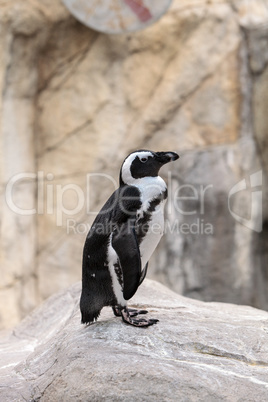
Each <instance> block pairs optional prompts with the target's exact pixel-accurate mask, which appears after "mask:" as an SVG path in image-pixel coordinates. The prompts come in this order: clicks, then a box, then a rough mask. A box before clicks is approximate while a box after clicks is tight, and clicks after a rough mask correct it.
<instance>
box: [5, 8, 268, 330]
mask: <svg viewBox="0 0 268 402" xmlns="http://www.w3.org/2000/svg"><path fill="white" fill-rule="evenodd" d="M0 6H1V7H0V14H1V15H0V18H1V22H2V24H1V30H2V32H1V35H0V38H1V39H0V41H1V43H0V52H1V60H2V63H1V72H0V86H1V93H2V98H1V99H0V102H1V109H0V110H1V120H2V135H1V151H0V152H1V171H0V175H1V176H0V183H1V186H0V192H1V196H2V198H1V212H0V214H1V241H2V243H1V254H0V258H1V278H2V280H1V283H0V323H1V325H2V326H3V327H4V326H11V325H13V324H14V323H16V322H17V321H18V320H19V319H21V318H22V317H23V316H24V315H25V314H26V313H28V312H29V311H30V310H32V308H33V307H34V306H35V305H36V304H38V303H39V302H40V301H41V300H43V299H45V298H47V297H48V296H49V295H51V294H52V293H54V292H55V291H57V290H59V289H63V288H65V287H67V286H68V285H69V284H71V283H73V282H75V281H76V280H78V279H79V278H80V276H81V253H82V247H83V243H84V239H85V231H86V230H87V227H88V226H89V225H90V223H91V222H92V220H93V218H94V214H92V213H90V212H92V211H97V210H98V208H99V207H100V206H101V205H102V204H103V202H104V201H105V200H106V198H107V197H108V196H109V194H110V193H111V191H113V189H114V181H117V176H118V171H119V168H120V164H121V162H122V159H123V158H124V157H125V156H126V155H127V154H128V153H129V152H130V151H132V150H134V149H138V148H149V149H154V150H174V151H177V152H178V153H179V154H180V156H181V158H180V160H179V161H178V162H177V163H176V164H173V166H172V167H171V169H172V170H171V171H168V170H164V169H163V172H162V173H163V177H164V178H165V179H166V180H167V182H168V185H169V193H170V201H172V202H170V203H169V204H168V205H167V211H166V213H167V222H170V224H173V223H175V224H178V228H176V227H175V226H173V229H174V230H170V228H169V230H167V233H166V236H165V238H164V239H163V240H162V242H161V244H160V245H159V247H158V250H157V252H156V253H155V255H154V258H153V259H152V261H151V262H150V273H149V275H150V277H154V278H156V279H159V280H161V281H162V282H163V283H165V284H167V285H168V286H169V287H171V288H172V289H174V290H176V291H177V292H179V293H182V294H184V295H188V296H191V297H194V298H198V299H203V300H218V301H230V302H233V303H245V304H252V305H254V306H257V307H261V308H264V309H267V308H268V299H267V291H266V289H267V285H268V283H267V282H268V279H267V278H268V272H267V266H268V264H267V241H268V240H267V197H266V196H265V194H264V195H263V201H264V203H263V204H264V205H263V213H262V218H263V222H264V223H263V224H262V231H260V221H259V218H260V217H261V210H260V206H261V205H260V204H259V205H257V204H254V205H255V206H256V205H257V207H256V208H255V209H254V211H255V212H254V211H253V212H254V213H253V216H252V217H251V216H250V212H251V191H250V186H249V180H250V176H251V175H254V174H255V173H256V172H262V181H263V183H264V182H265V180H266V173H267V169H268V165H267V160H268V159H267V156H268V155H267V152H268V146H267V128H266V127H267V124H266V120H267V116H266V115H267V112H266V110H267V105H268V98H267V93H268V91H267V87H268V67H267V62H268V25H267V21H268V5H266V3H265V1H261V0H259V1H256V0H252V1H243V0H233V1H231V0H230V1H228V0H226V1H217V0H214V1H210V2H207V1H205V0H200V1H194V0H187V1H179V0H174V2H173V4H172V7H171V8H170V10H169V12H168V13H167V14H166V15H165V16H164V17H163V18H162V19H161V20H160V21H159V22H158V23H156V24H155V25H153V26H151V27H150V28H147V29H146V30H144V31H142V32H139V33H133V34H127V35H125V34H124V35H116V36H111V35H106V34H100V33H97V32H95V31H91V30H90V29H88V28H86V27H84V26H83V25H81V24H80V23H79V22H78V21H76V20H75V19H74V18H73V17H72V16H71V15H70V14H69V12H68V11H67V10H66V9H65V8H64V6H63V5H62V3H61V2H60V0H53V1H52V0H40V1H38V2H37V1H36V0H27V1H23V2H22V1H19V0H10V1H9V2H6V1H0ZM100 172H101V174H102V176H100V175H99V173H100ZM94 173H95V174H97V175H96V176H92V174H94ZM89 174H90V175H89ZM259 178H260V175H259V176H253V181H254V180H255V179H256V180H257V181H258V180H259ZM112 179H113V180H112ZM244 179H245V180H246V181H245V183H246V184H247V188H248V189H249V190H243V191H240V192H239V193H238V194H234V195H233V197H232V198H230V208H231V210H232V211H233V213H236V214H237V215H239V216H240V217H243V218H244V221H243V222H242V223H244V224H241V222H239V221H238V220H237V219H235V218H234V215H232V214H231V213H230V211H229V208H228V195H229V192H230V190H231V189H232V188H233V186H235V185H236V184H237V183H239V182H241V181H242V180H244ZM12 180H13V181H12ZM259 181H260V180H259ZM259 181H258V183H259ZM253 184H254V183H253ZM182 186H184V187H182ZM257 190H259V191H260V187H257ZM178 197H180V198H179V199H178ZM183 197H188V199H183ZM79 200H80V201H79ZM174 203H175V205H176V208H174ZM22 209H24V210H27V211H26V212H25V211H24V212H23V211H22ZM33 209H35V211H33ZM182 211H183V212H184V213H182ZM256 211H257V213H256ZM186 212H187V213H188V214H185V213H186ZM251 218H252V219H251ZM246 219H247V221H246ZM240 220H241V219H240ZM183 224H184V226H182V225H183ZM245 224H246V225H248V226H249V224H251V226H252V225H253V229H254V230H252V228H251V229H249V228H248V227H246V226H245ZM171 229H172V228H171Z"/></svg>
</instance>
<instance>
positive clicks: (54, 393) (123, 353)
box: [0, 280, 268, 402]
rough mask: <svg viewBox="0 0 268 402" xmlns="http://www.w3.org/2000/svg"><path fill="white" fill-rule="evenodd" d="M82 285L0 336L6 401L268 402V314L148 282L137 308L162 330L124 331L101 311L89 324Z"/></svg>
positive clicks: (1, 394)
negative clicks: (82, 310)
mask: <svg viewBox="0 0 268 402" xmlns="http://www.w3.org/2000/svg"><path fill="white" fill-rule="evenodd" d="M80 287H81V285H80V283H77V284H76V285H73V286H72V287H70V288H69V289H68V290H67V291H65V292H63V293H60V294H57V295H55V296H52V297H51V298H50V299H48V300H47V301H46V302H44V303H43V305H42V306H41V307H39V308H38V309H37V310H35V311H34V312H33V313H32V314H31V315H30V316H28V317H27V318H26V319H25V320H24V321H23V322H22V323H21V324H20V325H19V326H18V327H17V328H16V329H15V330H14V331H13V332H11V333H9V334H6V335H4V334H3V335H2V337H1V340H0V350H1V365H2V368H1V369H0V382H1V387H0V400H1V401H3V402H5V401H9V402H10V401H16V402H17V401H46V402H47V401H49V402H52V401H55V402H56V401H57V402H59V401H64V402H68V401H102V400H105V401H264V400H267V398H268V372H267V368H268V313H267V312H264V311H261V310H257V309H254V308H252V307H247V306H235V305H231V304H221V303H205V302H199V301H195V300H190V299H187V298H185V297H182V296H179V295H177V294H176V293H173V292H172V291H170V290H168V289H167V288H165V287H164V286H163V285H160V284H159V283H157V282H154V281H149V280H146V281H145V283H144V285H142V287H141V288H140V289H139V291H138V292H137V294H136V295H135V297H134V298H133V300H132V301H131V305H132V306H138V307H142V308H144V307H146V308H148V310H149V315H150V316H152V317H157V318H159V320H160V322H159V323H158V324H157V325H155V326H152V327H149V328H147V329H142V328H134V327H131V326H127V325H125V324H124V323H123V322H122V321H121V319H119V318H116V317H114V316H113V314H112V311H111V309H110V308H105V309H103V311H102V314H101V317H100V318H99V320H98V322H97V323H95V324H93V325H91V326H88V327H85V326H82V325H81V324H80V314H79V308H78V300H79V294H80Z"/></svg>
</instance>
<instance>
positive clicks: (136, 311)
mask: <svg viewBox="0 0 268 402" xmlns="http://www.w3.org/2000/svg"><path fill="white" fill-rule="evenodd" d="M128 312H129V315H130V317H136V315H139V314H147V313H148V311H147V310H136V309H134V308H129V309H128Z"/></svg>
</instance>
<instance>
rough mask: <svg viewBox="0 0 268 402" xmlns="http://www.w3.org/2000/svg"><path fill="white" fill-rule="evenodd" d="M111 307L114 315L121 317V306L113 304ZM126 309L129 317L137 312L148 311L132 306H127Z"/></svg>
mask: <svg viewBox="0 0 268 402" xmlns="http://www.w3.org/2000/svg"><path fill="white" fill-rule="evenodd" d="M112 309H113V312H114V315H115V316H116V317H121V315H122V310H123V307H119V306H113V307H112ZM127 310H128V312H129V315H130V317H136V316H137V315H139V314H147V313H148V311H147V310H136V309H134V308H128V309H127Z"/></svg>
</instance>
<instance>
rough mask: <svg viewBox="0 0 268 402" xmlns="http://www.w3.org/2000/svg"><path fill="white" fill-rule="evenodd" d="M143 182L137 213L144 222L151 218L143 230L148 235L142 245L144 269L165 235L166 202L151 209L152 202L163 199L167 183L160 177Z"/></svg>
mask: <svg viewBox="0 0 268 402" xmlns="http://www.w3.org/2000/svg"><path fill="white" fill-rule="evenodd" d="M142 180H144V182H143V183H142V185H139V186H138V188H139V190H140V192H141V201H142V206H141V208H140V210H139V211H137V217H140V219H141V221H142V219H143V218H144V217H146V216H149V219H148V221H146V223H145V224H144V225H145V227H144V228H143V230H145V232H146V233H145V235H144V236H143V237H142V240H141V243H140V254H141V261H142V268H144V267H145V265H146V264H147V262H148V261H149V259H150V257H151V255H152V254H153V252H154V250H155V248H156V246H157V245H158V243H159V241H160V239H161V237H162V236H163V233H164V206H165V202H166V200H164V199H163V200H161V201H160V203H159V204H158V205H156V207H155V209H154V210H150V209H151V206H152V202H154V200H155V199H157V198H158V197H161V195H162V194H164V192H165V191H166V183H165V182H164V180H163V179H162V178H161V177H159V176H158V177H151V178H145V179H142ZM138 222H139V220H138Z"/></svg>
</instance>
